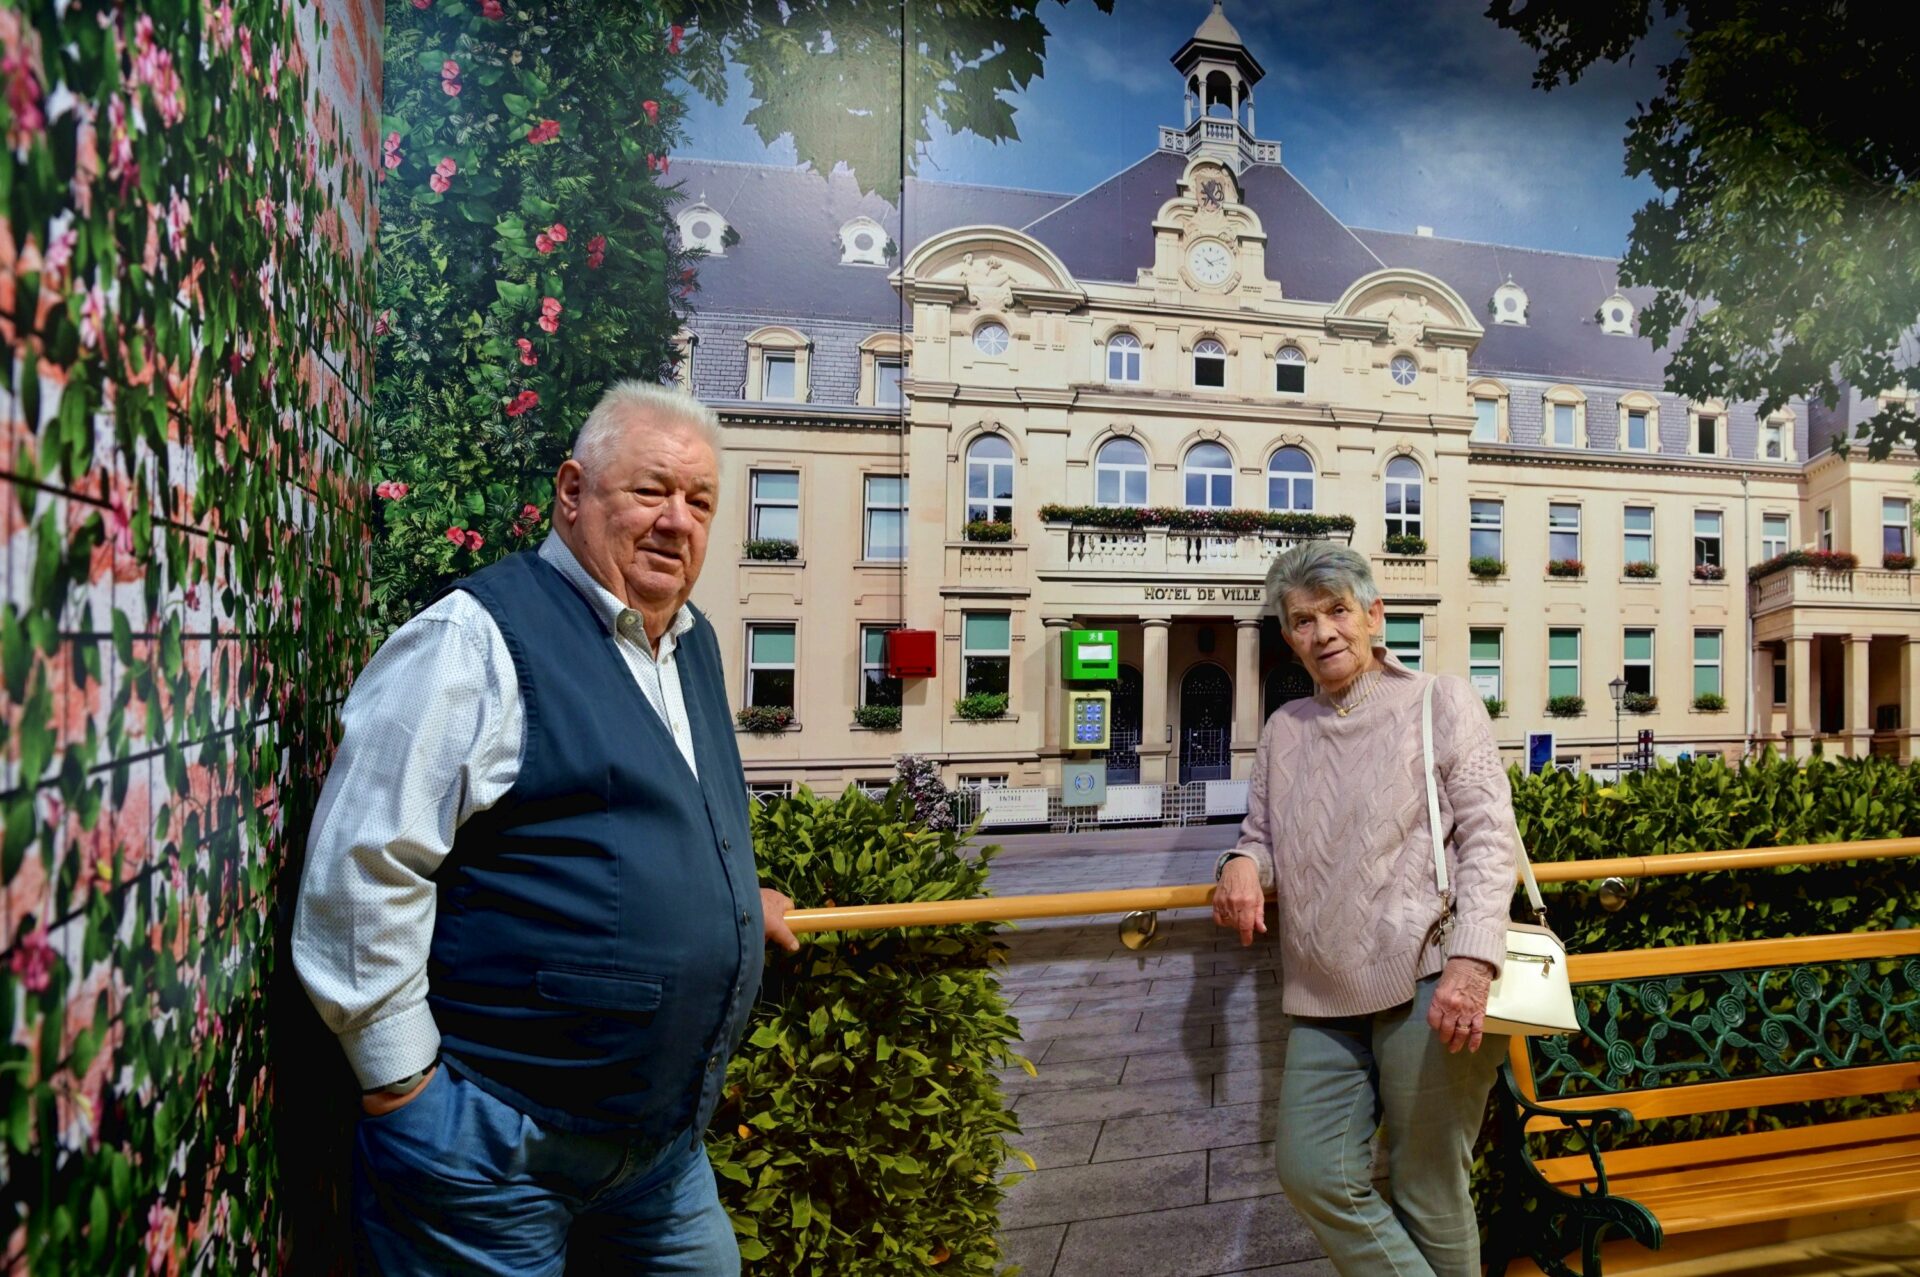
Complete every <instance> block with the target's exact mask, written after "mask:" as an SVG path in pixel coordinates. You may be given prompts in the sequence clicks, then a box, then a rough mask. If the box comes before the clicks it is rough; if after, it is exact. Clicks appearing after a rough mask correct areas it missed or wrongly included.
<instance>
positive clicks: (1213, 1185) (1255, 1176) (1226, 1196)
mask: <svg viewBox="0 0 1920 1277" xmlns="http://www.w3.org/2000/svg"><path fill="white" fill-rule="evenodd" d="M1279 1191H1280V1172H1279V1169H1278V1168H1277V1167H1276V1165H1275V1163H1274V1160H1273V1143H1272V1141H1268V1142H1266V1143H1264V1144H1236V1145H1234V1146H1233V1147H1232V1148H1216V1149H1214V1150H1212V1151H1211V1152H1209V1153H1208V1154H1207V1200H1208V1201H1210V1202H1230V1201H1234V1200H1236V1199H1238V1198H1242V1197H1266V1196H1270V1195H1272V1194H1274V1193H1277V1192H1279Z"/></svg>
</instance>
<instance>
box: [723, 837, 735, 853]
mask: <svg viewBox="0 0 1920 1277" xmlns="http://www.w3.org/2000/svg"><path fill="white" fill-rule="evenodd" d="M720 850H722V851H732V850H733V840H732V839H729V838H722V839H721V840H720Z"/></svg>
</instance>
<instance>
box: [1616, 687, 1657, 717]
mask: <svg viewBox="0 0 1920 1277" xmlns="http://www.w3.org/2000/svg"><path fill="white" fill-rule="evenodd" d="M1620 708H1621V709H1623V710H1625V711H1626V712H1627V713H1629V714H1651V713H1653V711H1655V710H1657V709H1659V708H1660V698H1659V697H1658V696H1654V695H1652V694H1651V693H1649V692H1628V693H1627V694H1626V695H1625V696H1622V697H1621V698H1620Z"/></svg>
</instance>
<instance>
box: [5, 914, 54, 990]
mask: <svg viewBox="0 0 1920 1277" xmlns="http://www.w3.org/2000/svg"><path fill="white" fill-rule="evenodd" d="M54 961H55V954H54V952H53V945H52V944H51V943H49V942H48V940H47V929H46V928H45V927H36V928H35V929H34V930H32V931H29V932H28V933H27V934H26V935H24V936H21V937H20V939H19V942H18V943H16V944H15V945H14V947H13V957H12V959H11V960H10V961H9V962H8V964H7V965H8V966H9V967H11V968H12V969H13V974H14V975H15V976H16V977H17V978H18V979H19V981H20V983H21V984H22V985H24V986H25V987H26V990H27V992H29V993H45V992H46V991H47V986H48V985H50V984H52V983H53V964H54Z"/></svg>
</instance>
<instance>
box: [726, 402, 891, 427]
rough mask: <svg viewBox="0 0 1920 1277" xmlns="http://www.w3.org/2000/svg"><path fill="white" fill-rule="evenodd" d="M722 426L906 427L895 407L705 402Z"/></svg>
mask: <svg viewBox="0 0 1920 1277" xmlns="http://www.w3.org/2000/svg"><path fill="white" fill-rule="evenodd" d="M708 406H709V407H711V408H712V409H713V411H714V413H715V414H716V415H717V416H718V417H719V418H720V424H721V425H722V426H744V427H753V426H786V427H797V428H801V429H813V430H886V431H899V430H904V429H905V428H906V424H907V422H906V417H905V416H904V415H903V412H902V410H901V409H898V408H855V407H851V406H844V405H833V406H828V405H821V406H819V407H814V406H812V405H810V404H790V403H782V404H768V403H722V404H710V405H708Z"/></svg>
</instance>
